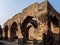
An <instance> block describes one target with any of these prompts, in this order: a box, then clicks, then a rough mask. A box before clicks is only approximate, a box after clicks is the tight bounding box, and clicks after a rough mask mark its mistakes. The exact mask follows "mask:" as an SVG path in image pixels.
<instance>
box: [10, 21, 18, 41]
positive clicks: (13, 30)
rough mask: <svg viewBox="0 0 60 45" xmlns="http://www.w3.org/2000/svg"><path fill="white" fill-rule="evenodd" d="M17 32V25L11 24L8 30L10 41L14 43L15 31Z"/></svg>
mask: <svg viewBox="0 0 60 45" xmlns="http://www.w3.org/2000/svg"><path fill="white" fill-rule="evenodd" d="M17 30H18V27H17V23H16V22H13V24H12V25H11V28H10V32H11V33H10V35H11V40H12V41H14V40H15V38H16V31H17Z"/></svg>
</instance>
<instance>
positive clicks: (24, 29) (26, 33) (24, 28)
mask: <svg viewBox="0 0 60 45" xmlns="http://www.w3.org/2000/svg"><path fill="white" fill-rule="evenodd" d="M33 18H34V17H32V16H27V17H26V18H25V20H24V21H23V23H22V26H21V32H22V35H23V39H25V40H28V38H29V29H30V27H31V26H30V25H29V26H28V27H27V25H28V23H31V24H32V25H33V26H34V28H37V21H36V20H33Z"/></svg>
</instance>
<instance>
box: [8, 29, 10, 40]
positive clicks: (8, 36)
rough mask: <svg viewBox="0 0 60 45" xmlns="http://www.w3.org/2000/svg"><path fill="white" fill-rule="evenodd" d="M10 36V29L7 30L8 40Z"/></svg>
mask: <svg viewBox="0 0 60 45" xmlns="http://www.w3.org/2000/svg"><path fill="white" fill-rule="evenodd" d="M10 38H11V36H10V29H9V30H8V41H10Z"/></svg>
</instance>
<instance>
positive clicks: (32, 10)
mask: <svg viewBox="0 0 60 45" xmlns="http://www.w3.org/2000/svg"><path fill="white" fill-rule="evenodd" d="M3 27H4V28H3V38H4V39H6V40H7V39H11V40H15V39H20V38H23V39H25V40H34V39H36V40H41V41H42V40H43V37H44V36H43V34H44V33H45V34H46V35H48V34H47V31H48V30H50V31H51V32H52V33H53V36H54V41H59V35H60V34H59V32H60V14H59V13H58V12H57V11H56V10H55V9H54V8H53V6H52V5H51V4H50V3H49V1H44V2H42V3H40V4H39V3H37V2H36V3H33V4H32V5H30V6H28V7H27V8H25V9H23V11H22V13H18V14H16V15H15V16H13V17H12V18H11V19H9V20H7V21H6V22H5V23H4V25H3Z"/></svg>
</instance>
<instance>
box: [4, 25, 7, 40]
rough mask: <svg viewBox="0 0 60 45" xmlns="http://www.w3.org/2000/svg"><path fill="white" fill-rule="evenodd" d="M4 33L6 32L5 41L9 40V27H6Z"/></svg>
mask: <svg viewBox="0 0 60 45" xmlns="http://www.w3.org/2000/svg"><path fill="white" fill-rule="evenodd" d="M4 32H5V40H7V39H8V26H7V25H6V26H5V27H4Z"/></svg>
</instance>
